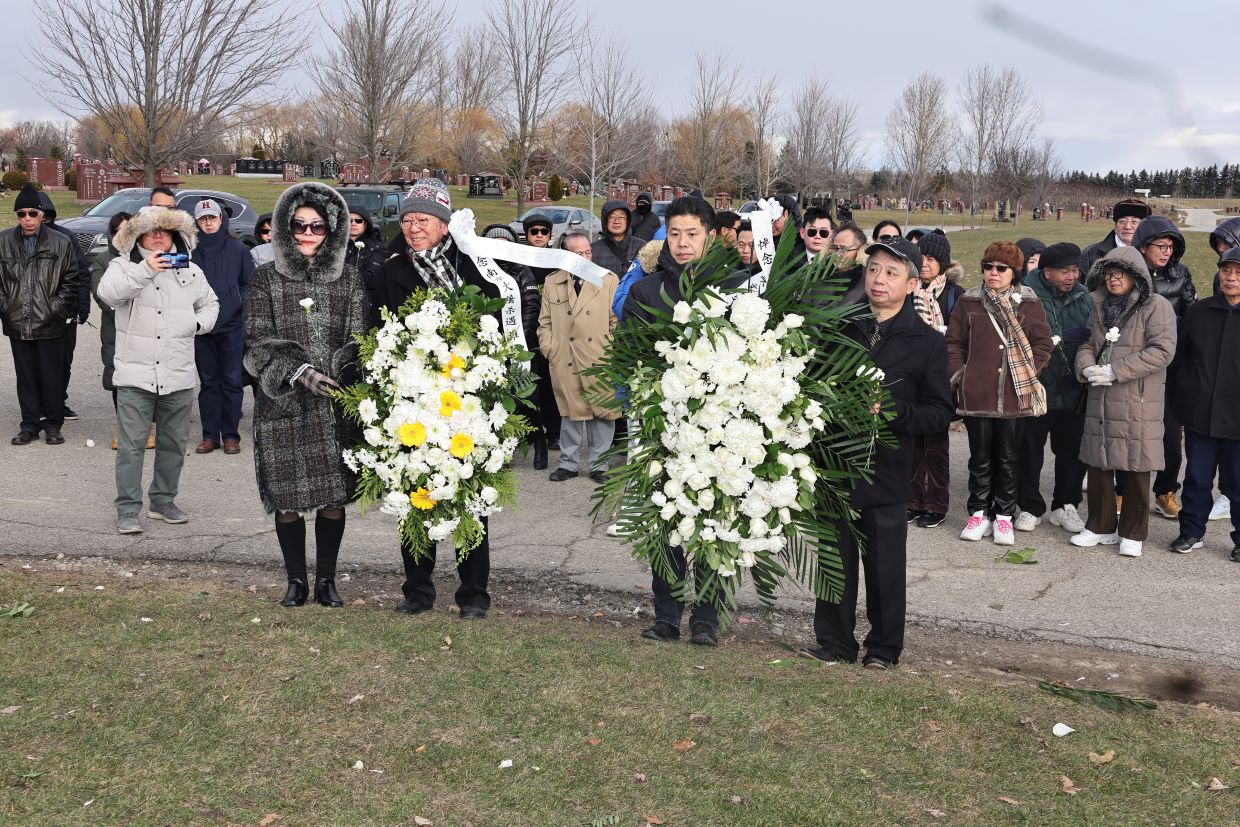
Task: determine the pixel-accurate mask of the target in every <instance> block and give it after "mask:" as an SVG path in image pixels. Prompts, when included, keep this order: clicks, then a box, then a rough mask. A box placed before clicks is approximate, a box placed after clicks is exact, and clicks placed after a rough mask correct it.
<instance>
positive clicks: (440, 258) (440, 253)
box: [405, 236, 461, 290]
mask: <svg viewBox="0 0 1240 827" xmlns="http://www.w3.org/2000/svg"><path fill="white" fill-rule="evenodd" d="M451 243H452V237H451V236H444V238H443V240H442V241H440V242H439V243H438V244H436V245H435V246H434V247H431V248H430V249H427V250H422V251H421V252H415V251H414V250H406V251H405V252H406V254H407V255H408V256H409V263H410V264H412V265H413V269H414V270H416V271H417V274H418V275H419V276H421V277H422V281H424V282H426V285H427V286H428V287H431V288H435V287H442V288H444V289H445V290H455V289H456V288H457V287H459V286H460V284H461V279H460V277H459V276H457V274H456V270H455V268H453V266H452V263H451V262H450V261H448V256H447V255H446V253H447V250H448V245H449V244H451Z"/></svg>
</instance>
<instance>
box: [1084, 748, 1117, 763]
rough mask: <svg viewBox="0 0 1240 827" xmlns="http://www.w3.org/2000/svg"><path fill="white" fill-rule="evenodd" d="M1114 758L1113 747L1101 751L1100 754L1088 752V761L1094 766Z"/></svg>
mask: <svg viewBox="0 0 1240 827" xmlns="http://www.w3.org/2000/svg"><path fill="white" fill-rule="evenodd" d="M1114 760H1115V750H1113V749H1109V750H1107V751H1106V752H1104V753H1102V754H1101V755H1099V754H1098V753H1096V752H1091V753H1090V754H1089V763H1091V764H1093V765H1094V766H1095V767H1097V766H1099V765H1101V764H1109V763H1111V762H1112V761H1114Z"/></svg>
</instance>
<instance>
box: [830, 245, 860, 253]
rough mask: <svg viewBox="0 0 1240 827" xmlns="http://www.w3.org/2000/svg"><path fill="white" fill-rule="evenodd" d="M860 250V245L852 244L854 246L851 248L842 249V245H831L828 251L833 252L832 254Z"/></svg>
mask: <svg viewBox="0 0 1240 827" xmlns="http://www.w3.org/2000/svg"><path fill="white" fill-rule="evenodd" d="M860 248H861V245H860V244H854V245H853V246H851V247H844V246H842V245H840V244H832V245H831V247H830V248H829V249H830V250H831V252H833V253H851V252H852V251H853V250H857V249H860Z"/></svg>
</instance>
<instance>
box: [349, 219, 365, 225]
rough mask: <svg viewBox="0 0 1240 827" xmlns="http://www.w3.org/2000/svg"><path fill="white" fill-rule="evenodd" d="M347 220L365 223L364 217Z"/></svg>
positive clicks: (353, 222)
mask: <svg viewBox="0 0 1240 827" xmlns="http://www.w3.org/2000/svg"><path fill="white" fill-rule="evenodd" d="M349 222H350V223H352V224H365V223H366V219H364V218H350V219H349Z"/></svg>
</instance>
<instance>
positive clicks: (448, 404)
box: [439, 391, 461, 416]
mask: <svg viewBox="0 0 1240 827" xmlns="http://www.w3.org/2000/svg"><path fill="white" fill-rule="evenodd" d="M460 409H461V397H459V396H457V395H456V394H455V393H453V392H452V391H443V392H442V393H440V394H439V415H440V416H452V414H454V413H456V412H457V411H459V410H460Z"/></svg>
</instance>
